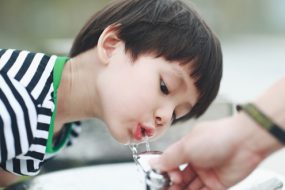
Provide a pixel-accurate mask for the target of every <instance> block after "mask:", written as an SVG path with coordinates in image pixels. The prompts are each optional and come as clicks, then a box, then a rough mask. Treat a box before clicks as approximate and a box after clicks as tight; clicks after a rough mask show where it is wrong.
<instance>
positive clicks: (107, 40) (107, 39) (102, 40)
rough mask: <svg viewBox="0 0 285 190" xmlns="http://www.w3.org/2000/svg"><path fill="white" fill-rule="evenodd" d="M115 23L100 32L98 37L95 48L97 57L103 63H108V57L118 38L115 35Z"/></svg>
mask: <svg viewBox="0 0 285 190" xmlns="http://www.w3.org/2000/svg"><path fill="white" fill-rule="evenodd" d="M117 27H118V26H116V25H110V26H108V27H107V28H105V30H104V31H103V32H102V34H101V35H100V37H99V39H98V43H97V49H98V55H99V59H100V60H101V61H102V63H104V64H108V63H109V59H110V57H111V56H112V53H113V51H114V49H115V48H116V47H117V45H118V43H119V42H120V39H119V38H118V36H117Z"/></svg>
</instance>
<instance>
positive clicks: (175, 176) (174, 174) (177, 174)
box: [168, 169, 183, 184]
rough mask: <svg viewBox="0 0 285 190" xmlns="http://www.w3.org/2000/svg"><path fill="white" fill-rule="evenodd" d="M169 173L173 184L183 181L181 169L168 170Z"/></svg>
mask: <svg viewBox="0 0 285 190" xmlns="http://www.w3.org/2000/svg"><path fill="white" fill-rule="evenodd" d="M168 175H169V177H170V180H171V183H173V184H181V183H183V173H182V172H181V171H180V170H179V169H176V170H173V171H170V172H168Z"/></svg>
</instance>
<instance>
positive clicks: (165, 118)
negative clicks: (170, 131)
mask: <svg viewBox="0 0 285 190" xmlns="http://www.w3.org/2000/svg"><path fill="white" fill-rule="evenodd" d="M173 111H174V109H173V106H167V107H164V108H160V109H158V110H157V111H156V114H155V125H156V127H163V126H167V125H170V123H171V120H172V115H173Z"/></svg>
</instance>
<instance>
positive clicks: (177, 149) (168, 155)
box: [150, 140, 187, 171]
mask: <svg viewBox="0 0 285 190" xmlns="http://www.w3.org/2000/svg"><path fill="white" fill-rule="evenodd" d="M186 161H187V157H186V155H185V152H184V151H183V143H182V141H181V140H180V141H178V142H176V143H174V144H172V145H171V146H170V147H169V148H167V149H166V150H165V151H164V153H163V154H162V155H161V156H160V157H157V158H153V159H151V160H150V165H151V166H152V167H153V168H155V169H158V170H159V171H169V170H173V169H175V168H178V167H179V165H181V164H184V163H186Z"/></svg>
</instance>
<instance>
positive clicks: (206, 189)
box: [201, 187, 211, 190]
mask: <svg viewBox="0 0 285 190" xmlns="http://www.w3.org/2000/svg"><path fill="white" fill-rule="evenodd" d="M201 190H211V189H209V188H208V187H202V189H201Z"/></svg>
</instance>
